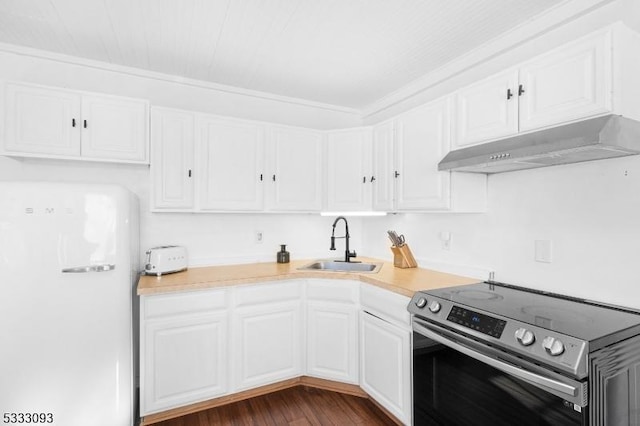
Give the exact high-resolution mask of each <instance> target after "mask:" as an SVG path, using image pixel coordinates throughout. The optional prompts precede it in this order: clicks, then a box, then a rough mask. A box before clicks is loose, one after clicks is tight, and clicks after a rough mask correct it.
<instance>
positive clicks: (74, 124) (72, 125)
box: [71, 118, 76, 127]
mask: <svg viewBox="0 0 640 426" xmlns="http://www.w3.org/2000/svg"><path fill="white" fill-rule="evenodd" d="M71 127H76V119H75V118H72V119H71Z"/></svg>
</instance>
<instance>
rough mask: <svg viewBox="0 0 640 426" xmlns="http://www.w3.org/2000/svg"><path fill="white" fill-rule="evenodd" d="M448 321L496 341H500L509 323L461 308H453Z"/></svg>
mask: <svg viewBox="0 0 640 426" xmlns="http://www.w3.org/2000/svg"><path fill="white" fill-rule="evenodd" d="M447 321H451V322H454V323H456V324H460V325H463V326H465V327H467V328H470V329H472V330H476V331H479V332H481V333H484V334H488V335H489V336H492V337H495V338H496V339H499V338H500V336H502V332H503V331H504V327H505V326H506V325H507V322H506V321H504V320H501V319H497V318H493V317H490V316H488V315H484V314H479V313H477V312H474V311H470V310H469V309H465V308H461V307H460V306H454V307H452V308H451V312H449V316H448V317H447Z"/></svg>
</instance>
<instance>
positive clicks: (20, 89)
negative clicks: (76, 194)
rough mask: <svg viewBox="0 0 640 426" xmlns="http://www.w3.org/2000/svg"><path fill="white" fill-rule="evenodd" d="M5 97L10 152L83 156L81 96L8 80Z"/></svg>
mask: <svg viewBox="0 0 640 426" xmlns="http://www.w3.org/2000/svg"><path fill="white" fill-rule="evenodd" d="M5 96H6V104H5V117H6V120H5V123H6V132H5V144H4V148H5V151H6V152H7V153H11V152H13V153H31V154H45V155H46V154H50V155H64V156H79V155H80V105H81V101H80V95H78V94H76V93H70V92H68V91H65V90H57V89H47V88H42V87H34V86H27V85H22V84H14V83H8V84H7V86H6V93H5Z"/></svg>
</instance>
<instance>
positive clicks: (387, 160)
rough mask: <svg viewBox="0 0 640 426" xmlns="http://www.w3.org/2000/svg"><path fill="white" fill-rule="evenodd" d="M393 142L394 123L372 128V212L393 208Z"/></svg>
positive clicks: (390, 122) (389, 122)
mask: <svg viewBox="0 0 640 426" xmlns="http://www.w3.org/2000/svg"><path fill="white" fill-rule="evenodd" d="M394 140H395V122H394V121H388V122H386V123H382V124H379V125H377V126H374V127H373V159H372V167H373V171H372V173H371V178H370V179H369V181H370V182H371V188H372V195H373V199H372V206H373V210H378V211H392V210H393V209H394V208H395V207H394V179H395V173H396V171H395V169H394V162H393V158H394V153H393V150H394Z"/></svg>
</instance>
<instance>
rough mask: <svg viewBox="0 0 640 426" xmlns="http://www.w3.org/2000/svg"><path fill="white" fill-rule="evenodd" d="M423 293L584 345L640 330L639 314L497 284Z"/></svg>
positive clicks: (449, 288)
mask: <svg viewBox="0 0 640 426" xmlns="http://www.w3.org/2000/svg"><path fill="white" fill-rule="evenodd" d="M424 293H426V294H431V295H433V296H438V297H441V298H443V299H447V300H450V301H451V302H453V303H457V304H462V305H465V306H467V307H469V308H472V309H473V308H475V309H481V310H483V311H485V312H488V313H494V314H498V315H502V316H504V317H507V318H511V319H514V320H517V321H521V322H523V323H527V324H534V325H537V326H539V327H543V328H546V329H548V330H553V331H556V332H558V333H562V334H566V335H569V336H573V337H576V338H578V339H582V340H586V341H594V340H598V339H601V338H603V337H605V336H609V335H612V334H614V333H618V332H620V331H621V330H626V329H629V328H632V327H637V328H639V329H640V314H639V313H635V312H632V311H631V310H629V311H625V310H620V309H616V308H614V307H611V306H603V305H600V304H596V303H594V302H590V301H585V300H581V299H576V298H569V297H566V296H561V295H557V294H553V293H546V292H539V291H535V290H528V289H525V288H522V287H516V286H510V285H506V284H501V283H486V282H485V283H477V284H469V285H464V286H459V287H448V288H442V289H438V290H428V291H425V292H424Z"/></svg>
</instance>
